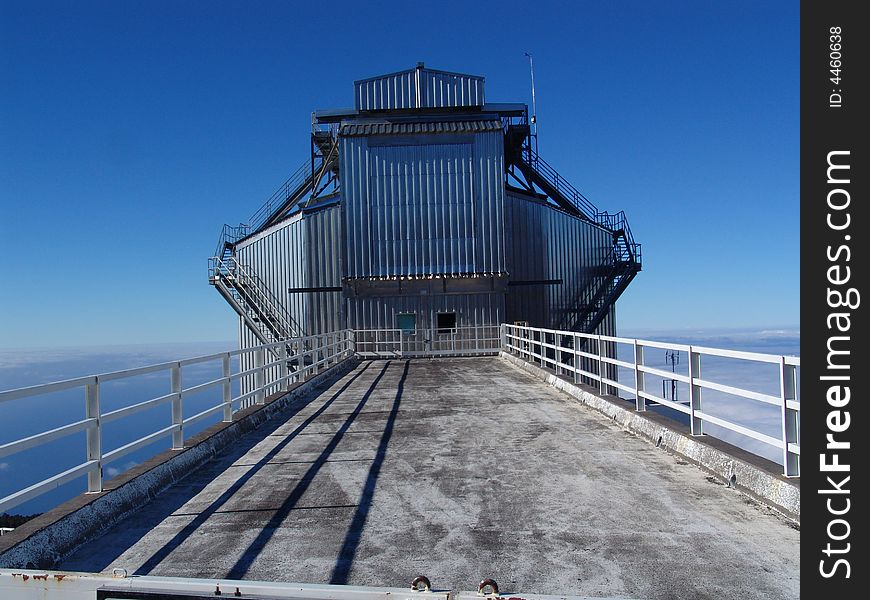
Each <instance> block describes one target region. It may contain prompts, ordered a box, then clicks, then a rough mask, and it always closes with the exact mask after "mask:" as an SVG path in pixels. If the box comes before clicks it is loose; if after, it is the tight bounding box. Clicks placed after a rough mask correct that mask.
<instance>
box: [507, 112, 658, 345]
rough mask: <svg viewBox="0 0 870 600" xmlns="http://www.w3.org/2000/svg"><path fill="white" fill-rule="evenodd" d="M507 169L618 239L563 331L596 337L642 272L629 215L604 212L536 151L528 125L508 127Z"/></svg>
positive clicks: (569, 314)
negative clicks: (621, 297) (615, 305)
mask: <svg viewBox="0 0 870 600" xmlns="http://www.w3.org/2000/svg"><path fill="white" fill-rule="evenodd" d="M505 164H506V169H507V173H508V175H510V176H512V177H513V178H514V180H516V181H517V182H518V183H520V185H522V186H523V187H524V188H525V189H526V190H527V191H529V192H531V193H537V192H536V188H537V189H538V190H540V191H541V192H543V193H544V194H546V195H547V197H548V198H549V199H550V200H551V201H552V202H553V203H554V204H555V205H556V206H558V207H559V208H560V209H561V210H564V211H565V212H568V213H569V214H572V215H574V216H576V217H579V218H581V219H584V220H586V221H590V222H592V223H595V224H596V225H598V226H599V227H601V228H603V229H605V230H607V231H609V232H610V233H611V234H612V235H613V246H612V248H611V250H610V252H609V253H608V254H607V256H606V258H605V259H604V261H603V262H602V263H601V265H599V266H598V267H597V268H596V269H595V271H594V273H593V276H592V277H590V278H589V281H588V283H587V284H586V285H585V286H584V287H583V288H581V290H580V292H579V294H578V295H577V297H576V299H575V300H574V301H573V302H572V303H571V304H570V307H569V308H568V309H567V310H566V311H565V313H564V315H565V316H564V317H563V319H562V322H561V323H560V324H559V329H564V330H570V331H579V332H582V333H594V332H595V330H596V329H597V328H598V326H599V325H600V324H601V322H602V321H603V320H604V318H605V317H606V316H607V314H608V312H609V311H610V307H611V306H612V305H613V304H614V303H615V302H616V300H617V299H618V298H619V296H620V295H621V294H622V292H623V291H625V288H626V287H627V286H628V284H629V283H630V282H631V280H632V279H634V277H635V275H637V273H638V272H640V270H641V256H640V244H638V243H636V242H635V241H634V237H633V236H632V233H631V228H629V226H628V221H627V220H626V218H625V213H624V212H622V211H620V212H618V213H616V214H610V213H607V212H601V211H599V210H598V209H597V208H596V207H595V205H594V204H592V202H590V201H589V200H588V199H587V198H586V197H585V196H584V195H583V194H581V193H580V192H579V191H578V190H577V189H576V188H575V187H574V186H572V185H571V184H570V183H569V182H568V181H567V180H566V179H565V178H564V177H562V176H561V175H559V173H558V172H557V171H556V169H554V168H553V167H551V166H550V164H549V163H547V162H546V161H545V160H544V159H542V158H541V157H540V156H539V155H538V153H537V152H535V150H533V149H532V145H531V138H530V137H529V134H528V126H527V125H524V124H522V125H509V126H508V127H507V129H506V132H505ZM517 171H519V174H520V175H522V179H520V178H519V176H518V175H517Z"/></svg>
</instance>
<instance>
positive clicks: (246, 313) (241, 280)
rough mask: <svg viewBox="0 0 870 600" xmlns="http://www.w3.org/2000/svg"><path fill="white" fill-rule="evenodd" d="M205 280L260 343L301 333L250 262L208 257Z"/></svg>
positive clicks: (301, 334)
mask: <svg viewBox="0 0 870 600" xmlns="http://www.w3.org/2000/svg"><path fill="white" fill-rule="evenodd" d="M209 283H211V284H212V285H213V286H215V288H216V289H217V290H218V292H220V294H221V295H222V296H223V297H224V299H225V300H226V301H227V302H228V303H229V304H230V306H232V307H233V308H234V309H235V310H236V312H237V313H238V314H239V315H240V316H241V317H242V318H243V319H244V320H245V323H246V324H247V325H248V327H250V329H251V331H253V332H254V335H256V336H257V338H258V339H260V341H262V342H263V343H264V344H269V343H272V342H277V341H280V340H286V339H289V338H293V337H301V336H303V335H304V332H303V331H302V328H301V327H299V324H298V323H297V322H296V321H295V320H294V319H293V317H292V316H291V315H290V313H289V312H288V311H287V309H286V308H284V306H283V305H282V304H281V302H280V301H279V300H278V299H277V298H276V297H275V295H274V294H273V293H272V292H271V291H270V290H269V287H268V286H267V285H266V283H265V282H264V281H263V280H262V278H260V276H259V275H257V273H256V272H255V271H254V269H253V268H252V267H251V266H250V265H245V264H242V263H240V262H239V261H238V260H236V258H235V257H234V256H232V255H231V254H230V255H226V254H225V255H224V256H222V257H217V256H216V257H212V258H211V259H210V260H209Z"/></svg>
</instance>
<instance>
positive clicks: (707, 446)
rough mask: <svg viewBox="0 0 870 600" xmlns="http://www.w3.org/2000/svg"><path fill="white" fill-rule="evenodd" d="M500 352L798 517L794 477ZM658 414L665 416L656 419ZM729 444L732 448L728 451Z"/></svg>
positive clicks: (624, 424)
mask: <svg viewBox="0 0 870 600" xmlns="http://www.w3.org/2000/svg"><path fill="white" fill-rule="evenodd" d="M499 358H501V359H502V360H505V361H507V362H509V363H510V364H512V365H514V366H516V367H518V368H519V369H521V370H523V371H525V372H527V373H529V374H531V375H533V376H534V377H537V378H538V379H541V380H543V381H545V382H546V383H548V384H549V385H551V386H553V387H554V388H556V389H557V390H559V391H562V392H565V393H566V394H568V395H570V396H572V397H574V398H576V399H577V400H579V401H580V402H582V403H583V404H584V405H586V406H589V407H590V408H593V409H595V410H597V411H598V412H600V413H602V414H604V415H606V416H608V417H610V418H611V419H612V420H613V421H614V422H615V423H617V424H618V425H620V426H621V427H622V428H624V429H626V430H628V431H630V432H631V433H633V434H635V435H637V436H638V437H641V438H644V439H646V440H647V441H649V442H650V443H652V444H655V446H657V447H660V448H663V449H665V450H667V451H668V452H671V453H673V454H677V455H679V456H681V457H683V458H685V459H687V460H688V461H690V462H692V463H694V464H695V465H698V466H699V467H701V468H702V469H704V470H706V471H709V472H711V473H713V474H714V475H716V476H717V477H718V478H720V479H721V480H722V481H723V482H724V483H725V484H726V485H728V486H730V487H734V488H735V489H737V490H740V491H742V492H744V493H746V494H747V495H749V496H751V497H752V498H754V499H756V500H758V501H760V502H762V503H763V504H765V505H766V506H768V507H770V508H773V509H774V510H776V511H778V512H780V513H782V514H783V515H784V516H785V517H787V518H789V519H791V520H793V521H796V522H797V523H798V524H799V523H800V506H801V504H800V503H801V498H800V485H799V483H793V482H792V481H790V480H788V479H786V478H785V477H783V476H781V475H778V474H776V473H775V472H772V471H770V470H768V469H765V468H763V467H761V466H759V465H758V464H752V463H751V462H749V460H743V459H741V458H738V456H735V455H739V454H747V453H745V452H744V451H742V450H740V449H739V448H736V447H733V446H730V445H729V444H725V443H724V442H721V441H718V440H717V442H718V443H716V444H715V445H716V446H721V447H715V446H714V444H713V441H714V440H713V438H708V439H709V441H708V439H705V437H693V436H692V435H691V434H688V432H681V431H679V429H680V427H681V424H679V423H677V422H674V421H670V420H669V419H665V418H663V417H662V418H659V419H654V418H652V415H651V414H650V413H642V412H637V411H636V410H633V409H630V408H626V407H624V406H620V405H619V404H617V403H616V402H614V401H613V400H609V399H607V398H605V397H602V396H600V395H598V394H596V393H593V392H592V391H589V390H591V388H589V389H584V388H585V387H587V386H584V385H582V384H575V383H573V382H571V381H569V380H567V379H565V378H562V377H559V376H557V375H556V374H554V373H552V372H551V371H548V370H546V369H542V368H541V367H539V366H537V365H533V364H530V363H528V362H526V361H524V360H522V359H521V358H518V357H516V356H514V355H512V354H508V353H506V352H502V353H500V354H499ZM656 416H658V415H656ZM663 420H667V421H669V422H668V423H662V422H659V421H663ZM725 448H727V449H725ZM731 448H733V451H729V450H731ZM755 462H762V461H755ZM765 462H769V461H765ZM771 464H772V465H774V464H776V463H771Z"/></svg>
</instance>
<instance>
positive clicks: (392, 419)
mask: <svg viewBox="0 0 870 600" xmlns="http://www.w3.org/2000/svg"><path fill="white" fill-rule="evenodd" d="M408 365H409V363H408V361H405V370H404V371H403V372H402V378H401V379H400V380H399V385H398V388H397V389H396V397H395V399H394V400H393V407H392V409H391V410H390V415H389V417H387V424H386V426H385V427H384V433H383V435H381V441H380V443H379V444H378V451H377V453H376V454H375V459H374V460H373V461H372V466H371V467H370V468H369V474H368V476H367V477H366V482H365V485H363V491H362V494H360V498H359V501H358V502H357V503H356V512H354V515H353V519H351V522H350V527H348V529H347V533H346V534H345V536H344V543H343V544H342V545H341V550H340V551H339V553H338V560H337V561H336V563H335V567H334V568H333V570H332V576H331V577H330V580H329V583H334V584H340V585H345V584H347V578H348V576H349V575H350V569H351V567H352V566H353V559H354V557H355V556H356V551H357V548H359V543H360V539H361V538H362V530H363V527H365V524H366V519H367V518H368V516H369V509H370V508H371V506H372V500H373V498H374V495H375V485H376V484H377V482H378V476H380V474H381V465H383V464H384V459H385V458H386V457H387V446H389V444H390V438H391V437H393V428H394V427H395V424H396V417H397V416H398V414H399V405H400V404H401V403H402V393H403V392H404V389H405V380H406V379H407V378H408Z"/></svg>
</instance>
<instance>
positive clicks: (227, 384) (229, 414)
mask: <svg viewBox="0 0 870 600" xmlns="http://www.w3.org/2000/svg"><path fill="white" fill-rule="evenodd" d="M221 367H222V371H223V376H224V383H223V386H222V388H223V401H224V423H230V422H232V420H233V381H232V379H230V376H231V375H232V374H233V371H232V367H231V363H230V354H229V352H228V353H226V354H224V355H223V358H222V359H221Z"/></svg>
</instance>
